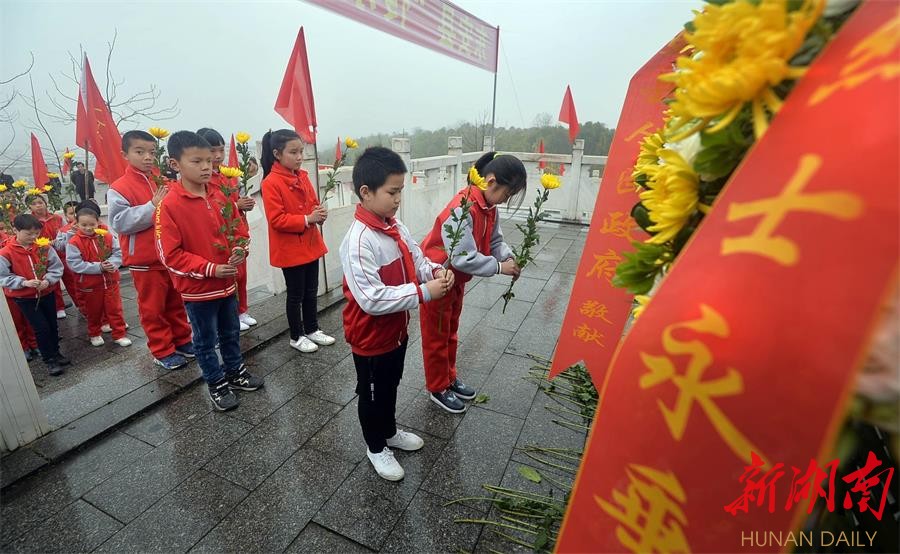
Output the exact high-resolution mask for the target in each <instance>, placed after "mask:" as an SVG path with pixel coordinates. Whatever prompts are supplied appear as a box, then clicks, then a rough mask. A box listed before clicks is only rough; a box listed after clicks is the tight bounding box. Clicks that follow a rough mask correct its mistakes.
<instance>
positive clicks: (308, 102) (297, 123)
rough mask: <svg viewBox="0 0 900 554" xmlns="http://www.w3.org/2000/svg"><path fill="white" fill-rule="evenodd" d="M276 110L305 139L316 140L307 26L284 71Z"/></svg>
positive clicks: (309, 141) (299, 34)
mask: <svg viewBox="0 0 900 554" xmlns="http://www.w3.org/2000/svg"><path fill="white" fill-rule="evenodd" d="M275 111H276V112H277V113H278V115H280V116H281V117H283V118H284V120H285V121H287V122H288V123H290V124H291V125H293V126H294V130H295V131H297V134H298V135H300V138H302V139H303V142H306V143H313V142H315V141H316V106H315V103H314V102H313V91H312V81H311V80H310V77H309V61H308V60H307V59H306V39H305V38H304V37H303V27H300V32H299V33H297V42H295V43H294V51H293V52H292V53H291V59H290V60H288V64H287V68H286V69H285V70H284V79H283V80H282V81H281V90H280V91H278V99H277V100H275Z"/></svg>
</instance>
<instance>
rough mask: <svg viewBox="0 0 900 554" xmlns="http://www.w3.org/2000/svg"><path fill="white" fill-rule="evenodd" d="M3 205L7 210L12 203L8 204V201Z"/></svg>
mask: <svg viewBox="0 0 900 554" xmlns="http://www.w3.org/2000/svg"><path fill="white" fill-rule="evenodd" d="M3 207H4V208H6V209H7V210H8V209H10V208H12V204H10V203H9V202H7V203H6V204H4V205H3Z"/></svg>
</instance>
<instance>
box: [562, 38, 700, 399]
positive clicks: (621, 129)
mask: <svg viewBox="0 0 900 554" xmlns="http://www.w3.org/2000/svg"><path fill="white" fill-rule="evenodd" d="M683 46H684V41H683V39H682V38H681V35H680V34H679V35H678V36H676V37H675V38H674V39H672V41H671V42H669V43H668V44H666V45H665V46H664V47H663V48H662V50H660V51H659V52H657V53H656V55H655V56H653V57H652V58H651V59H650V61H648V62H647V63H646V64H644V66H643V67H641V68H640V69H639V70H638V72H637V73H635V74H634V77H632V78H631V83H630V84H629V85H628V92H627V93H626V95H625V103H624V104H623V106H622V115H620V116H619V123H618V125H617V126H616V135H615V137H614V138H613V142H612V146H611V148H610V150H609V157H608V158H607V160H606V168H605V169H604V170H603V181H602V182H601V184H600V192H599V194H597V200H596V201H595V203H594V217H593V218H592V219H591V227H590V229H589V230H588V235H587V240H586V241H585V245H584V251H583V252H582V254H581V262H580V263H579V264H578V273H577V274H576V277H575V284H574V286H573V288H572V294H571V295H570V296H569V307H568V309H567V310H566V317H565V319H564V320H563V324H562V330H561V331H560V334H559V343H558V344H557V347H556V354H555V355H554V356H553V366H552V368H551V371H550V375H551V376H555V375H558V374H559V373H561V372H562V371H564V370H565V369H566V368H567V367H569V366H571V365H572V364H574V363H577V362H580V361H584V363H585V365H586V366H587V369H588V371H590V373H591V377H592V378H593V380H594V383H595V384H596V385H597V386H598V387H599V386H600V383H601V382H602V381H603V374H604V372H605V371H606V368H607V366H608V365H609V361H610V360H611V359H612V355H613V351H614V350H615V348H616V345H617V344H618V342H619V337H620V336H621V335H622V329H623V328H624V327H625V321H626V320H627V319H628V314H629V313H630V311H631V299H632V295H630V294H628V293H627V292H626V291H625V290H623V289H620V288H616V287H614V286H612V278H613V277H614V276H615V274H616V265H617V264H618V263H619V262H620V261H621V260H622V258H621V256H620V255H619V252H621V251H622V250H625V249H626V248H628V247H629V246H630V244H631V242H632V241H635V240H640V237H641V234H642V233H643V231H641V229H640V227H638V226H637V224H636V223H635V222H634V220H633V219H632V218H631V215H630V214H631V207H632V206H634V204H635V203H636V202H637V193H636V192H635V187H634V182H633V181H632V180H631V170H632V168H633V167H634V160H635V159H636V158H637V155H638V150H639V149H640V144H641V140H642V139H643V138H644V137H645V136H647V135H648V134H650V133H651V132H653V131H655V130H656V129H658V128H659V127H661V126H662V121H663V108H664V106H663V103H662V99H663V98H665V97H666V96H667V95H668V94H669V93H670V92H671V90H672V86H671V85H669V84H666V83H661V82H659V80H658V79H657V77H658V76H659V75H660V74H661V73H665V72H667V71H669V70H670V69H671V68H672V64H673V63H674V62H675V59H676V58H677V57H678V52H679V50H681V48H682V47H683Z"/></svg>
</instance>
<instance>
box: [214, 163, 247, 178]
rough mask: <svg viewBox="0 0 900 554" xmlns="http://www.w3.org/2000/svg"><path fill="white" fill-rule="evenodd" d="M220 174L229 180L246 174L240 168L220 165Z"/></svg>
mask: <svg viewBox="0 0 900 554" xmlns="http://www.w3.org/2000/svg"><path fill="white" fill-rule="evenodd" d="M219 173H221V174H222V176H224V177H228V178H229V179H231V178H233V177H240V176H242V175H243V174H244V172H243V171H241V170H240V168H237V167H229V166H227V165H220V166H219Z"/></svg>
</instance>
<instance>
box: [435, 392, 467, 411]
mask: <svg viewBox="0 0 900 554" xmlns="http://www.w3.org/2000/svg"><path fill="white" fill-rule="evenodd" d="M428 396H430V397H431V401H432V402H434V403H435V404H437V405H438V406H440V407H441V408H443V409H445V410H447V411H448V412H450V413H451V414H461V413H463V412H464V411H466V405H465V404H463V401H462V400H460V399H459V398H457V397H456V394H455V393H454V392H453V391H452V390H450V389H447V390H445V391H444V392H433V393H431V394H429V395H428Z"/></svg>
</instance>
